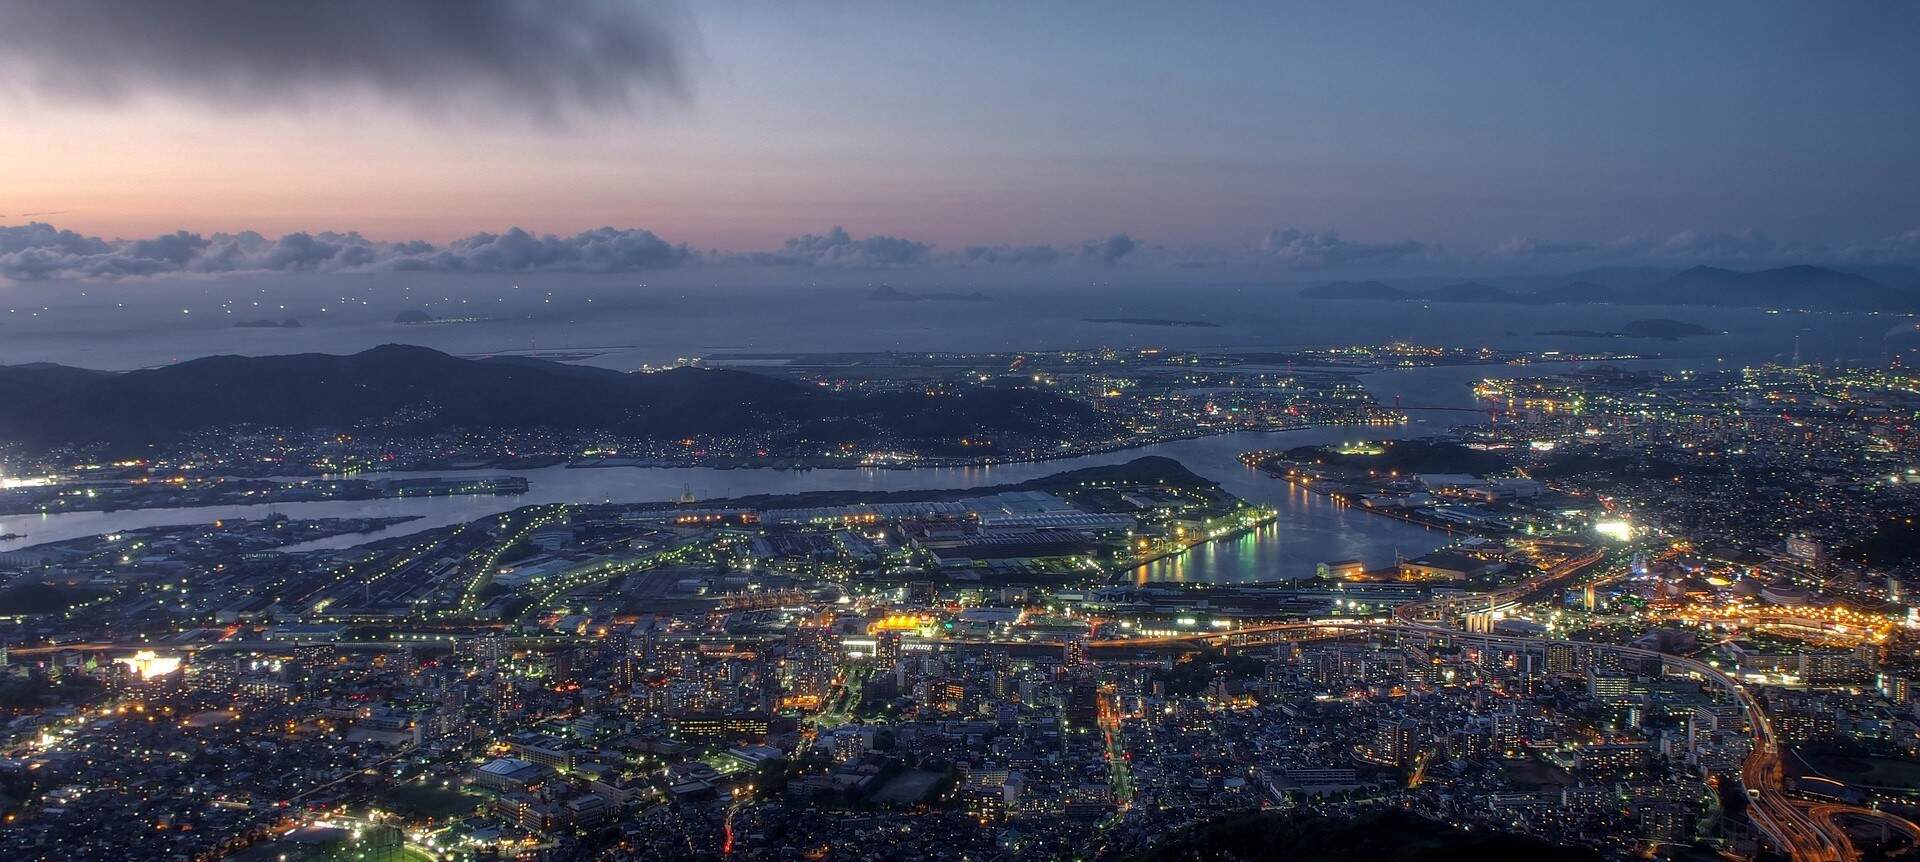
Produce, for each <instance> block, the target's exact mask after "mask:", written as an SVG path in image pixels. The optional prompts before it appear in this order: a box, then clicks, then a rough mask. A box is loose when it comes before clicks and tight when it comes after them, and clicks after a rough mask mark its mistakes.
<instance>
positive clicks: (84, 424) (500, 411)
mask: <svg viewBox="0 0 1920 862" xmlns="http://www.w3.org/2000/svg"><path fill="white" fill-rule="evenodd" d="M0 393H9V394H13V395H15V397H17V398H18V400H17V401H15V402H14V403H15V404H17V405H19V407H20V408H21V409H14V410H9V411H6V412H5V415H0V437H5V438H7V439H13V440H17V441H20V442H23V443H26V444H28V445H30V446H49V445H57V444H63V443H75V444H94V443H97V444H106V445H107V446H109V447H110V448H113V449H128V448H137V447H144V446H148V445H164V444H166V443H169V442H171V441H174V440H177V439H179V438H180V437H182V436H183V435H186V434H189V433H192V432H194V431H197V430H203V429H211V428H225V427H230V426H241V425H247V426H267V427H274V428H285V429H298V430H311V429H345V428H350V427H354V426H356V425H365V424H376V425H383V426H388V427H394V428H398V429H406V430H418V431H426V432H430V431H436V430H442V429H448V428H468V429H477V428H541V427H543V428H555V429H590V430H603V431H609V432H613V433H618V434H624V435H629V436H634V437H652V438H674V437H682V436H690V435H699V434H719V433H732V432H768V431H772V432H779V433H783V434H785V435H788V437H789V438H791V439H800V440H825V441H833V442H862V441H877V440H885V439H897V438H902V437H904V438H926V439H938V438H941V437H944V436H946V434H947V433H948V432H949V431H950V430H951V429H954V428H965V429H968V430H969V431H970V432H972V433H975V434H982V433H991V434H1004V435H1011V436H1015V437H1018V436H1021V435H1039V436H1046V437H1053V438H1055V439H1058V438H1060V437H1064V436H1072V435H1081V434H1093V433H1099V432H1100V431H1102V430H1104V428H1105V424H1106V421H1107V420H1106V418H1105V417H1104V416H1103V415H1101V414H1099V413H1097V412H1096V411H1094V410H1093V409H1092V408H1091V407H1088V406H1085V405H1083V404H1080V403H1078V402H1072V401H1068V400H1066V399H1062V398H1059V397H1056V396H1053V395H1050V394H1047V393H1042V392H1035V391H1031V390H1020V389H1010V390H988V389H983V390H979V391H975V392H970V393H968V394H965V395H961V396H948V397H936V396H927V395H921V394H917V393H914V394H886V395H845V394H838V393H832V392H827V391H824V390H820V389H816V388H814V387H808V386H803V385H800V384H797V383H792V382H788V381H784V380H778V379H775V378H772V377H766V376H762V375H758V374H751V373H747V372H741V371H721V370H706V369H695V368H679V369H674V370H671V371H664V372H659V373H652V374H624V373H621V372H617V371H609V370H605V369H598V368H589V367H584V366H578V365H564V364H560V363H554V362H546V361H542V360H536V359H528V358H524V357H515V358H503V359H462V358H458V357H454V356H449V355H447V354H445V353H440V352H438V351H434V350H429V349H427V348H422V347H409V346H403V345H386V346H383V347H376V348H373V349H371V350H367V351H364V352H361V353H356V354H353V355H350V356H335V355H329V354H297V355H290V356H263V357H245V356H214V357H208V358H205V359H196V360H192V361H189V362H182V363H179V364H177V365H169V366H166V367H163V368H154V369H147V370H142V371H132V372H126V373H120V374H113V373H102V372H91V371H80V370H78V369H69V368H61V367H59V366H16V367H0Z"/></svg>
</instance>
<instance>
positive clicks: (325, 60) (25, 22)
mask: <svg viewBox="0 0 1920 862" xmlns="http://www.w3.org/2000/svg"><path fill="white" fill-rule="evenodd" d="M685 42H686V36H685V34H684V32H683V28H682V27H681V26H680V24H679V18H678V16H677V15H676V14H672V13H671V12H668V13H664V14H663V13H662V12H661V11H660V7H659V6H657V5H650V4H643V3H638V2H631V3H621V2H609V0H577V2H564V3H547V2H540V0H459V2H452V0H326V2H316V3H297V2H296V3H277V2H258V0H166V2H140V0H60V2H41V0H0V72H6V71H12V72H13V73H14V74H12V75H10V76H9V77H12V78H14V79H17V80H21V81H24V82H26V83H27V84H28V85H29V86H30V87H32V89H34V90H35V91H37V92H39V93H40V94H42V95H44V96H46V97H48V98H50V99H60V100H71V99H89V100H100V101H117V100H121V99H125V98H129V97H132V96H134V95H145V94H148V93H165V94H170V95H175V96H182V97H186V98H189V99H193V100H195V101H200V102H204V103H207V104H210V105H213V106H215V107H219V108H233V109H270V108H281V107H289V106H299V105H305V104H318V103H323V102H327V101H330V100H334V99H336V98H338V97H340V96H342V95H355V94H370V95H373V96H375V97H378V98H381V99H383V100H386V101H389V102H393V103H396V104H399V105H402V106H404V107H408V108H411V109H415V110H420V111H423V112H429V113H436V114H444V113H449V112H452V111H455V110H467V109H488V110H497V111H502V112H507V113H518V114H523V115H527V116H530V117H536V118H554V117H559V116H564V115H567V114H571V113H575V112H581V111H586V110H596V111H607V110H626V109H629V108H632V107H634V106H635V104H636V103H637V102H638V101H639V100H640V99H641V98H643V97H649V96H677V95H679V94H681V93H682V92H683V88H684V82H685V76H684V65H685V57H686V55H687V53H688V51H687V48H686V45H685Z"/></svg>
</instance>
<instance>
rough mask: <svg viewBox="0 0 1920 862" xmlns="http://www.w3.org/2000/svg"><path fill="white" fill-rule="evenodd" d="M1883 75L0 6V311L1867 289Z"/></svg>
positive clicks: (1414, 31)
mask: <svg viewBox="0 0 1920 862" xmlns="http://www.w3.org/2000/svg"><path fill="white" fill-rule="evenodd" d="M1916 43H1920V4H1912V3H1905V2H1862V3H1845V4H1833V3H1792V2H1771V0H1769V2H1760V3H1754V2H1751V0H1745V2H1720V0H1698V2H1688V3H1671V2H1616V3H1604V4H1575V3H1537V2H1458V3H1438V4H1436V3H1415V2H1398V3H1371V2H1364V0H1363V1H1362V2H1350V3H1337V4H1328V3H1313V4H1291V3H1283V2H1261V3H1238V2H1200V3H1193V4H1176V3H1165V2H1159V3H1134V2H1125V0H1107V2H1101V3H996V2H979V3H964V4H932V3H880V2H876V3H868V2H853V0H843V2H818V3H809V2H789V3H772V2H767V3H761V2H738V3H710V4H697V5H669V4H654V3H633V2H614V0H581V2H570V3H561V4H550V3H537V2H531V0H473V2H463V3H453V2H439V0H433V1H432V2H421V0H395V2H380V3H374V2H369V0H341V2H338V3H328V4H305V5H295V4H255V3H248V2H244V0H175V2H169V3H166V4H151V3H145V4H143V3H137V2H131V0H71V2H67V3H62V4H47V3H40V2H36V0H0V110H4V111H5V116H6V117H7V120H6V122H5V123H3V124H0V225H4V226H9V227H7V228H0V277H11V278H15V279H21V278H50V277H68V276H79V277H124V276H127V275H146V274H152V273H153V272H156V271H165V270H167V269H169V268H172V269H181V268H188V269H196V270H197V271H224V270H225V269H231V268H235V267H241V266H247V267H256V266H265V265H269V264H271V263H272V261H275V260H278V261H281V262H282V263H281V264H280V265H294V266H302V267H305V266H307V263H306V262H307V261H310V260H312V259H313V258H312V257H311V254H313V253H314V252H313V251H312V249H311V248H309V249H307V252H308V255H309V256H307V257H302V256H301V254H300V253H299V250H298V249H296V250H294V251H291V252H289V251H287V250H285V249H282V248H281V247H280V245H281V243H280V238H281V237H283V236H284V235H287V234H299V235H319V234H321V233H322V232H334V233H338V234H341V235H346V234H349V233H352V234H355V235H357V236H355V237H352V238H345V239H341V238H336V239H334V240H323V241H322V244H326V243H328V242H331V244H332V246H334V247H335V251H334V252H331V253H329V254H327V255H325V256H323V259H322V262H321V263H320V264H317V265H316V266H315V267H310V268H329V267H336V268H342V269H351V268H356V267H383V266H417V267H419V268H441V267H455V268H457V267H477V266H545V267H553V268H566V267H581V268H595V267H598V268H618V267H623V266H630V267H635V268H652V267H679V266H685V265H688V264H689V263H694V264H699V265H703V266H714V265H755V264H759V265H783V266H791V265H796V264H800V265H807V266H819V265H833V266H850V267H919V266H981V265H986V266H1045V267H1056V266H1072V267H1081V268H1084V267H1089V266H1091V267H1101V266H1115V265H1119V264H1122V263H1125V264H1127V265H1154V266H1159V267H1163V268H1167V269H1170V270H1171V269H1178V268H1181V267H1209V266H1210V267H1225V268H1229V269H1234V270H1236V271H1249V272H1262V271H1264V270H1265V269H1267V268H1280V269H1286V270H1299V269H1308V270H1321V269H1328V270H1353V271H1359V272H1365V271H1394V270H1400V269H1409V268H1413V269H1418V268H1432V267H1454V268H1461V267H1467V268H1474V267H1477V268H1480V269H1488V268H1493V269H1500V268H1511V269H1528V268H1541V267H1567V266H1573V265H1596V264H1608V263H1639V262H1663V263H1673V262H1698V261H1718V262H1746V263H1752V264H1760V263H1773V262H1786V261H1796V260H1802V259H1805V260H1822V261H1826V260H1831V261H1840V262H1874V263H1889V262H1902V263H1904V262H1911V261H1913V260H1914V259H1916V258H1920V169H1916V164H1920V161H1916V159H1915V158H1914V157H1913V155H1912V150H1913V149H1914V143H1913V142H1914V141H1915V140H1917V139H1920V98H1915V96H1914V93H1915V92H1920V52H1916V51H1913V50H1912V47H1911V46H1912V45H1914V44H1916ZM35 222H38V223H42V224H43V225H51V226H52V227H53V228H55V229H57V230H59V231H67V232H71V233H72V235H73V236H74V237H77V238H79V239H77V240H76V239H62V238H59V237H63V236H65V235H64V234H58V233H54V234H49V233H48V231H46V230H44V229H37V230H33V231H29V230H28V229H26V228H25V227H24V226H25V225H28V224H30V223H35ZM511 227H517V228H522V229H524V230H525V231H527V232H528V233H529V234H530V235H531V236H532V239H533V240H534V243H533V244H534V245H535V246H538V245H539V241H540V238H541V237H544V236H546V235H548V234H552V235H554V236H553V239H554V240H555V241H556V243H557V245H554V246H552V247H551V248H548V249H547V250H546V251H545V252H540V251H538V250H536V251H533V252H527V251H526V248H524V247H522V248H520V249H519V250H517V251H516V250H513V249H507V250H501V248H502V243H501V242H500V237H501V236H503V235H505V236H509V237H511V236H512V235H511V234H509V233H508V231H507V229H508V228H511ZM602 227H611V228H614V229H615V230H616V232H617V234H614V235H607V234H596V235H590V236H588V238H586V239H582V238H581V237H582V236H583V234H582V232H585V231H591V230H595V229H598V228H602ZM841 228H844V231H841V230H840V229H841ZM175 231H186V232H188V233H189V235H192V236H194V237H195V238H196V240H195V241H192V242H187V245H189V246H191V248H189V249H188V250H186V251H177V250H176V251H175V252H173V257H174V258H178V260H174V259H173V258H166V257H164V256H163V257H160V258H154V257H147V258H140V259H138V260H136V261H134V262H133V263H128V261H127V260H126V253H127V243H125V242H122V243H116V242H115V241H116V240H125V241H128V242H131V241H135V240H152V239H153V238H156V237H162V236H168V235H173V234H174V232H175ZM244 232H257V233H258V234H260V235H261V236H260V237H258V238H257V239H258V240H259V242H254V241H253V239H255V238H252V234H248V233H244ZM476 234H479V236H478V237H476V236H475V235H476ZM216 235H230V236H231V237H239V238H240V239H239V240H237V241H232V242H228V243H227V244H226V245H222V244H221V241H220V240H217V239H214V237H215V236H216ZM329 235H331V234H329ZM49 236H53V237H56V238H55V239H51V240H50V239H48V237H49ZM593 236H598V237H600V238H599V239H594V238H592V237H593ZM309 238H311V237H309ZM876 240H878V242H876ZM409 241H420V242H424V243H426V244H429V245H431V246H432V247H433V250H434V253H435V254H438V255H440V257H439V258H436V259H435V262H431V263H426V262H423V261H425V260H426V259H427V256H426V254H425V253H424V252H423V251H421V250H420V249H421V247H420V246H413V247H412V248H413V249H414V251H407V250H405V249H404V248H399V247H395V246H390V245H388V244H390V243H400V242H409ZM656 242H657V243H658V245H657V246H656V245H655V243H656ZM92 243H100V245H92ZM356 243H364V244H365V245H366V246H367V248H369V249H371V250H367V251H362V252H355V253H352V254H349V255H346V256H345V257H341V256H340V250H342V249H351V248H355V247H358V246H356ZM460 243H468V245H467V246H463V247H461V249H463V250H460V251H459V253H458V254H457V255H455V256H456V257H459V258H460V259H461V261H462V262H460V263H457V264H455V263H449V262H448V261H450V260H451V258H448V257H447V256H446V255H447V253H448V252H449V251H452V250H455V246H458V245H459V244H460ZM596 243H597V244H598V246H599V251H597V252H596V251H594V250H593V247H595V244H596ZM610 244H611V245H612V246H618V248H614V249H613V250H611V251H609V250H608V248H607V247H608V246H609V245H610ZM508 245H511V243H508ZM83 246H84V247H83ZM523 246H524V244H523ZM661 247H664V248H666V249H667V250H666V251H664V252H663V251H661ZM474 248H483V249H485V248H491V249H494V250H495V252H497V253H496V254H494V255H493V257H492V258H490V259H491V260H492V261H493V262H492V263H485V262H483V261H481V260H480V259H479V258H480V257H484V255H480V256H476V254H474V253H473V249H474ZM49 249H52V250H51V251H49ZM102 249H104V250H102ZM222 249H227V250H228V251H226V252H225V253H226V254H227V257H226V258H220V259H216V258H214V257H212V255H213V254H214V253H215V252H218V251H220V250H222ZM234 249H239V250H237V251H236V250H234ZM1116 252H1117V253H1116ZM23 254H24V255H27V257H26V258H25V259H24V262H23V259H22V258H21V255H23ZM101 255H108V258H102V257H101ZM529 255H530V256H529ZM8 256H12V259H11V260H9V259H8ZM63 256H64V257H63ZM336 258H337V259H336ZM142 260H144V261H153V260H160V261H162V263H161V264H159V265H157V266H156V265H152V264H150V263H142V262H140V261H142ZM286 261H294V262H295V263H293V264H287V263H286Z"/></svg>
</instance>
